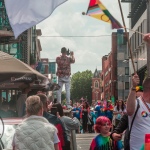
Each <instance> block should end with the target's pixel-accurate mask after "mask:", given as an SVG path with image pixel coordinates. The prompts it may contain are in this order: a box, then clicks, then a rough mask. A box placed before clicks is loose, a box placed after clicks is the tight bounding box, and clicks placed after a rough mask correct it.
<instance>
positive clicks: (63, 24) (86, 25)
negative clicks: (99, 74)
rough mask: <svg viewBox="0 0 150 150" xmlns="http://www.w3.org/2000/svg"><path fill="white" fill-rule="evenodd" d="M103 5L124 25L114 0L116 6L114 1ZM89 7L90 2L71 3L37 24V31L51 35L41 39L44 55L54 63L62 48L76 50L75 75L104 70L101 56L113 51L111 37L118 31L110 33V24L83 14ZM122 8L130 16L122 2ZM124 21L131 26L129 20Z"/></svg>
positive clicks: (44, 34)
mask: <svg viewBox="0 0 150 150" xmlns="http://www.w3.org/2000/svg"><path fill="white" fill-rule="evenodd" d="M102 2H103V3H104V5H105V6H106V8H107V9H109V11H110V12H111V13H112V15H114V16H115V17H116V18H117V19H118V20H119V21H120V22H122V19H121V16H120V10H119V5H118V4H117V2H116V1H115V2H114V1H113V5H112V0H107V1H105V0H102ZM88 4H89V0H81V1H78V0H68V1H67V2H66V3H64V4H63V5H61V6H59V7H58V8H57V9H56V10H55V11H54V12H53V14H52V15H51V16H50V17H49V18H47V19H46V20H44V21H43V22H41V23H40V24H38V25H37V28H39V29H41V30H42V35H43V36H49V37H40V38H39V39H40V41H41V45H42V52H41V56H42V57H43V58H49V59H50V61H54V60H55V58H56V57H57V56H58V55H60V50H61V48H62V47H64V46H65V47H67V48H69V49H70V50H72V51H74V53H75V57H76V63H75V64H73V65H72V73H75V72H78V71H80V72H82V71H85V70H91V71H92V72H94V71H95V69H96V67H97V69H101V61H102V60H101V59H102V56H104V55H107V54H108V53H109V52H110V51H111V36H110V35H111V34H112V32H115V31H116V30H111V25H110V24H108V23H105V22H103V21H100V20H97V19H94V18H91V17H89V16H84V15H82V12H86V10H87V7H88ZM122 5H123V11H124V14H125V16H127V14H128V10H127V7H128V6H127V5H124V4H123V3H122ZM125 20H126V22H127V24H128V19H127V18H126V17H125ZM104 35H105V36H104ZM56 36H57V37H56ZM58 36H59V37H58ZM64 36H69V37H64ZM77 36H83V37H77ZM93 36H95V37H93Z"/></svg>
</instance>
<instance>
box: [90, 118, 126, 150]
mask: <svg viewBox="0 0 150 150" xmlns="http://www.w3.org/2000/svg"><path fill="white" fill-rule="evenodd" d="M111 127H112V124H111V121H110V120H109V118H107V117H105V116H100V117H98V118H97V119H96V124H95V125H94V130H95V131H96V132H97V133H99V134H98V135H97V136H96V137H94V139H93V140H92V142H91V145H90V150H107V149H109V150H114V149H115V150H121V149H122V148H123V144H122V142H121V141H117V142H116V141H112V139H111V138H110V132H109V131H110V128H111Z"/></svg>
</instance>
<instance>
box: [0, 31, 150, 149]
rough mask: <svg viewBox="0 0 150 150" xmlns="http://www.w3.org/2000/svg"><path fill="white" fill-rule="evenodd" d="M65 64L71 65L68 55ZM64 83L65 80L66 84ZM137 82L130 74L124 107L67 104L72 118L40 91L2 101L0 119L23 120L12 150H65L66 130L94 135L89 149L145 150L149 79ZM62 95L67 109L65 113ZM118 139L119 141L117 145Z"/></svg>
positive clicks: (118, 104)
mask: <svg viewBox="0 0 150 150" xmlns="http://www.w3.org/2000/svg"><path fill="white" fill-rule="evenodd" d="M144 40H145V41H146V42H148V43H150V34H146V35H145V36H144ZM61 52H62V53H64V55H63V57H62V58H64V57H65V58H66V52H67V51H66V48H62V51H61ZM57 59H58V63H60V65H61V61H59V58H57ZM69 61H70V63H74V62H75V59H74V56H73V53H71V58H69ZM64 63H65V64H66V65H67V63H68V62H67V61H65V60H64ZM70 63H69V65H70ZM58 70H59V69H58ZM59 73H60V72H59ZM69 76H70V69H69V73H68V77H69ZM65 79H66V77H65V76H60V78H59V80H60V81H59V82H61V81H63V80H65ZM69 81H70V78H68V80H67V81H66V83H68V82H69ZM139 81H140V80H139V77H138V75H137V74H135V75H133V77H132V87H131V89H130V93H129V96H128V99H127V101H126V103H125V101H124V100H121V99H119V100H117V101H116V103H115V104H112V101H111V100H105V101H101V100H97V102H96V103H95V104H94V105H93V106H89V104H88V102H87V101H86V100H84V101H82V102H81V103H79V102H77V103H75V104H73V108H72V109H71V111H72V118H71V117H68V116H65V115H64V110H63V106H62V105H61V103H60V98H59V99H58V102H59V103H57V101H56V100H55V101H54V102H53V103H49V101H48V98H47V96H46V95H45V94H44V93H42V92H38V93H37V94H35V95H32V96H28V97H27V93H28V92H29V90H30V89H24V90H23V91H22V94H21V96H20V97H19V98H18V101H17V102H16V103H14V101H10V102H9V103H8V102H7V101H5V100H3V102H2V105H1V108H0V115H1V117H4V118H7V117H12V116H11V115H13V117H15V116H17V117H24V120H23V121H22V123H20V124H19V125H18V126H17V128H16V130H15V133H14V136H13V140H12V147H13V150H22V149H28V150H41V149H44V150H49V149H51V150H70V149H71V146H70V145H71V130H76V132H77V133H87V132H89V133H92V132H96V133H98V134H97V135H96V136H95V137H94V138H93V139H92V141H91V144H90V148H89V149H90V150H122V149H123V148H124V150H149V149H150V144H149V141H150V134H149V130H150V92H149V88H150V78H149V77H147V78H146V79H145V80H144V81H143V87H142V86H138V84H139ZM63 82H64V81H63ZM66 89H67V88H66ZM59 92H61V90H60V91H59ZM59 94H60V93H59ZM59 96H60V95H59ZM68 97H70V93H69V94H68ZM68 97H67V108H69V109H70V108H71V107H70V99H68ZM15 106H16V107H15ZM122 135H124V139H123V141H124V143H123V142H122V141H121V139H122V138H123V137H122Z"/></svg>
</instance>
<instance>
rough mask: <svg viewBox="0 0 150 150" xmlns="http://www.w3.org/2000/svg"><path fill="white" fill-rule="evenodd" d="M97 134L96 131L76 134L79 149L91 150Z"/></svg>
mask: <svg viewBox="0 0 150 150" xmlns="http://www.w3.org/2000/svg"><path fill="white" fill-rule="evenodd" d="M95 136H96V134H95V133H90V134H89V133H87V134H76V140H77V150H89V147H90V144H91V141H92V139H93V137H95Z"/></svg>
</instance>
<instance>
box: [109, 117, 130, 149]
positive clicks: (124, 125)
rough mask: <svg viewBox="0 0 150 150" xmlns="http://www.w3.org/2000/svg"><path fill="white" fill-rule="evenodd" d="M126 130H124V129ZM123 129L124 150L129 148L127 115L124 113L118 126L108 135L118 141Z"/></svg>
mask: <svg viewBox="0 0 150 150" xmlns="http://www.w3.org/2000/svg"><path fill="white" fill-rule="evenodd" d="M125 130H126V131H125ZM124 131H125V136H124V150H130V148H129V138H128V137H129V136H128V135H129V129H128V115H127V114H124V115H123V116H122V118H121V120H120V122H119V124H118V126H117V127H116V128H115V129H114V130H113V132H112V133H111V135H110V137H111V138H112V139H113V140H115V141H119V140H121V138H122V133H123V132H124Z"/></svg>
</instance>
